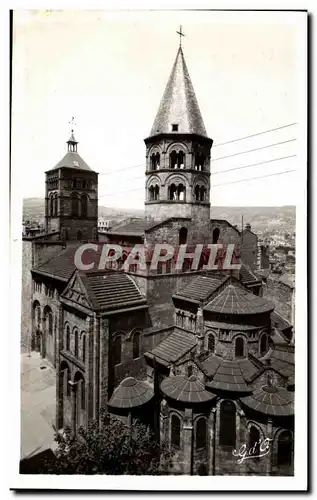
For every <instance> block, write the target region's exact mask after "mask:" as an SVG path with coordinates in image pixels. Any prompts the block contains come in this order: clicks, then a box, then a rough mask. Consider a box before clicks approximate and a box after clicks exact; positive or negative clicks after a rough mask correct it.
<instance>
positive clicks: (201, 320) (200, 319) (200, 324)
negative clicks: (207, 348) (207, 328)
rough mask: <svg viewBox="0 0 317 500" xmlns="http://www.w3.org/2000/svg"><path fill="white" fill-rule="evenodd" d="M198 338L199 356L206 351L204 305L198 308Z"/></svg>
mask: <svg viewBox="0 0 317 500" xmlns="http://www.w3.org/2000/svg"><path fill="white" fill-rule="evenodd" d="M196 338H197V354H198V355H199V354H201V353H202V352H203V350H204V315H203V309H202V304H200V306H199V307H198V310H197V317H196Z"/></svg>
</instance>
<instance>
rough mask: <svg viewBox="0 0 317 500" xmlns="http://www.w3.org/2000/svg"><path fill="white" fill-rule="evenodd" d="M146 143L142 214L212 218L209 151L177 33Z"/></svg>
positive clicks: (157, 216)
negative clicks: (166, 79) (168, 69)
mask: <svg viewBox="0 0 317 500" xmlns="http://www.w3.org/2000/svg"><path fill="white" fill-rule="evenodd" d="M178 33H179V34H180V46H179V49H178V52H177V55H176V59H175V62H174V65H173V68H172V71H171V74H170V77H169V80H168V82H167V85H166V88H165V92H164V94H163V97H162V100H161V103H160V106H159V109H158V112H157V114H156V117H155V120H154V124H153V126H152V130H151V133H150V135H149V137H147V138H146V139H145V141H144V142H145V145H146V180H145V191H146V193H145V200H146V201H145V213H146V215H147V216H149V217H151V218H154V219H165V218H168V217H189V218H192V219H196V218H199V219H200V220H201V219H204V220H205V221H206V222H207V221H209V220H210V150H211V147H212V142H213V141H212V139H210V138H209V137H208V136H207V132H206V129H205V125H204V122H203V119H202V116H201V113H200V109H199V106H198V102H197V99H196V95H195V92H194V88H193V85H192V82H191V79H190V76H189V72H188V69H187V66H186V62H185V58H184V54H183V50H182V46H181V37H182V36H184V35H183V33H182V31H181V30H180V32H178Z"/></svg>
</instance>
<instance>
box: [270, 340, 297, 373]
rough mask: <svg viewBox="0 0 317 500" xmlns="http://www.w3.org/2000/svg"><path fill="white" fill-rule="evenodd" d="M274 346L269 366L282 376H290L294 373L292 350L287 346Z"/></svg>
mask: <svg viewBox="0 0 317 500" xmlns="http://www.w3.org/2000/svg"><path fill="white" fill-rule="evenodd" d="M285 348H286V349H283V346H276V347H275V349H273V351H272V352H271V355H270V366H271V367H272V368H274V370H276V371H278V372H279V373H281V375H283V376H284V377H290V376H292V375H294V373H295V360H294V351H293V349H292V348H290V349H288V348H289V346H287V345H286V346H285Z"/></svg>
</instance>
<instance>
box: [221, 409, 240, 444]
mask: <svg viewBox="0 0 317 500" xmlns="http://www.w3.org/2000/svg"><path fill="white" fill-rule="evenodd" d="M219 444H220V445H223V446H233V447H234V446H235V445H236V407H235V405H234V403H233V402H232V401H228V400H227V401H223V402H222V403H221V405H220V436H219Z"/></svg>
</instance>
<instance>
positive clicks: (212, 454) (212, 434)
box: [208, 408, 216, 476]
mask: <svg viewBox="0 0 317 500" xmlns="http://www.w3.org/2000/svg"><path fill="white" fill-rule="evenodd" d="M208 427H209V471H208V474H209V476H214V475H215V468H216V463H215V462H216V408H213V409H212V410H211V412H210V415H209V422H208Z"/></svg>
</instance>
